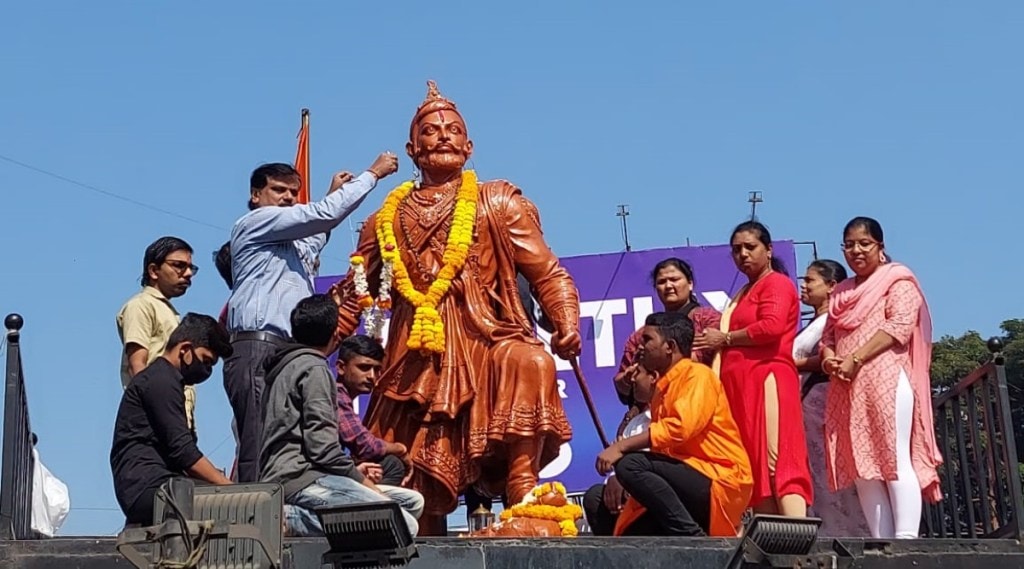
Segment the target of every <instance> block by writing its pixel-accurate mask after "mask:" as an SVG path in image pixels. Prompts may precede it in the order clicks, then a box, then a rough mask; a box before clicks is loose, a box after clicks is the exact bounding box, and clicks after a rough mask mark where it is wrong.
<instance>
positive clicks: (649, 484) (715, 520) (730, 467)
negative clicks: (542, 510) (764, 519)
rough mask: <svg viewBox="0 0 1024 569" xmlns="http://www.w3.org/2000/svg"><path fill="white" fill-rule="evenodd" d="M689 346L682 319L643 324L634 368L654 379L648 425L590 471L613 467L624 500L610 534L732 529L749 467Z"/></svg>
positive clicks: (719, 394)
mask: <svg viewBox="0 0 1024 569" xmlns="http://www.w3.org/2000/svg"><path fill="white" fill-rule="evenodd" d="M692 344H693V323H692V322H691V321H690V319H689V318H688V317H687V316H685V315H683V314H680V313H670V312H659V313H655V314H651V315H650V316H648V317H647V321H646V325H645V326H644V329H643V350H644V355H643V360H642V361H641V364H642V365H643V366H644V367H646V368H647V369H649V370H651V371H652V372H655V373H657V374H658V383H657V385H656V386H655V388H654V394H653V396H652V399H651V426H650V428H649V430H648V431H647V432H645V433H642V434H639V435H635V436H632V437H629V438H626V439H622V440H619V441H617V442H615V443H614V444H613V445H612V446H610V447H608V448H607V449H605V450H604V451H602V452H601V454H600V455H598V457H597V470H598V472H600V473H601V474H607V473H608V472H611V470H612V469H613V468H614V469H615V474H616V478H618V480H619V482H620V483H621V484H622V487H623V488H624V489H625V490H626V492H628V493H629V496H630V497H629V499H628V500H627V501H626V506H625V507H624V508H623V511H622V513H621V514H620V515H619V519H618V521H617V522H616V525H615V535H686V536H702V535H712V536H728V537H734V536H736V534H737V531H738V529H739V527H740V519H741V517H742V515H743V511H744V510H745V509H746V507H747V503H748V502H749V500H750V493H751V491H752V489H753V478H752V475H751V470H750V460H749V459H748V458H747V453H746V451H745V450H744V448H743V443H742V441H741V439H740V434H739V430H738V428H737V427H736V422H735V421H734V420H733V417H732V413H731V411H730V409H729V403H728V401H727V400H726V398H725V393H724V391H723V389H722V384H721V382H720V381H719V379H718V377H717V376H716V375H715V373H714V372H713V371H712V370H711V368H709V367H707V366H705V365H703V364H700V363H697V362H694V361H693V360H691V359H690V358H689V357H687V354H689V353H690V348H691V346H692ZM645 448H649V449H650V450H649V451H641V449H645Z"/></svg>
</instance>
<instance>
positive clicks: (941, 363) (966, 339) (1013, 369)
mask: <svg viewBox="0 0 1024 569" xmlns="http://www.w3.org/2000/svg"><path fill="white" fill-rule="evenodd" d="M999 327H1000V329H1001V330H1002V332H1003V333H1002V335H1001V336H999V339H1000V340H1002V342H1003V352H1002V353H1003V356H1004V358H1005V366H1006V384H1007V390H1008V392H1009V396H1010V409H1011V413H1012V416H1013V436H1014V439H1015V442H1016V447H1017V460H1018V461H1024V319H1021V318H1017V319H1013V320H1006V321H1004V322H1003V323H1002V324H1001V325H1000V326H999ZM986 341H987V340H984V339H982V337H981V335H980V334H978V333H977V332H975V331H973V330H970V331H967V332H965V333H964V334H962V335H960V336H955V337H954V336H943V337H942V338H940V339H939V340H938V341H936V342H935V343H933V344H932V368H931V372H932V385H933V386H934V388H935V390H936V391H939V392H941V391H945V390H946V389H949V388H950V387H952V386H954V385H956V383H957V382H958V381H960V380H961V379H963V378H964V377H966V376H967V374H969V373H970V372H971V371H972V370H974V369H975V368H977V367H978V366H979V365H981V364H983V363H985V362H988V361H989V360H991V358H992V354H991V353H990V352H989V350H988V348H987V346H986Z"/></svg>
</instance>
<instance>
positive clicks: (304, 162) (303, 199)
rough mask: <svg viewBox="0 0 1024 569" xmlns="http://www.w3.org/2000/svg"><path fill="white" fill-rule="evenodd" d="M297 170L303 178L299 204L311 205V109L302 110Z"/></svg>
mask: <svg viewBox="0 0 1024 569" xmlns="http://www.w3.org/2000/svg"><path fill="white" fill-rule="evenodd" d="M295 169H296V170H298V171H299V176H301V177H302V186H301V187H299V203H309V109H302V127H301V128H300V129H299V148H298V149H297V150H296V151H295Z"/></svg>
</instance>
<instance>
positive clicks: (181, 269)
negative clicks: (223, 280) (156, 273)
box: [164, 261, 199, 275]
mask: <svg viewBox="0 0 1024 569" xmlns="http://www.w3.org/2000/svg"><path fill="white" fill-rule="evenodd" d="M164 264H166V265H169V266H170V267H171V268H172V269H174V270H175V271H177V272H178V274H179V275H183V274H185V271H187V270H190V269H191V270H192V274H193V275H194V274H196V273H198V272H199V267H197V266H195V265H193V264H192V263H186V262H185V261H164Z"/></svg>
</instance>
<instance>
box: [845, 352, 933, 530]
mask: <svg viewBox="0 0 1024 569" xmlns="http://www.w3.org/2000/svg"><path fill="white" fill-rule="evenodd" d="M913 422H914V390H913V388H912V387H911V386H910V378H908V377H907V373H906V372H905V371H903V370H900V378H899V381H898V382H897V384H896V476H897V479H896V480H893V481H890V482H884V481H882V480H863V479H858V480H857V482H856V484H857V496H858V497H859V498H860V507H861V508H862V509H863V510H864V517H865V518H867V522H868V528H869V529H870V530H871V536H872V537H875V538H880V539H893V538H895V539H914V538H916V537H917V536H918V532H919V531H920V529H921V483H920V482H919V481H918V479H917V473H916V472H914V465H913V463H912V462H911V460H910V432H911V430H912V427H913Z"/></svg>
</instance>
